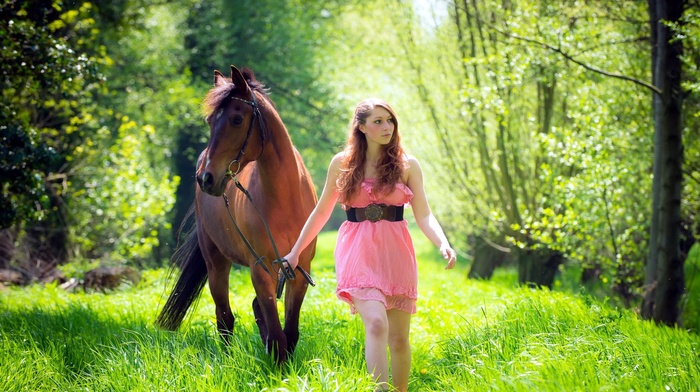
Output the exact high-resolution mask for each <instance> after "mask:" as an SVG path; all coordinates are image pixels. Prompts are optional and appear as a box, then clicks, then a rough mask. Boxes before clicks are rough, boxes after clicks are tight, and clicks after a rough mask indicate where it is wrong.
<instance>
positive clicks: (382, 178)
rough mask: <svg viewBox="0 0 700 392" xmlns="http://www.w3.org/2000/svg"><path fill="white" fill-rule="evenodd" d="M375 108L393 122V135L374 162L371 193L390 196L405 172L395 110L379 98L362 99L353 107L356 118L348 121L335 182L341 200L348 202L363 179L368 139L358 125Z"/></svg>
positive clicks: (364, 120) (363, 121)
mask: <svg viewBox="0 0 700 392" xmlns="http://www.w3.org/2000/svg"><path fill="white" fill-rule="evenodd" d="M378 106H379V107H382V108H384V109H386V110H387V111H388V112H389V113H390V114H391V117H392V118H393V119H394V133H393V135H392V136H391V140H390V141H389V143H388V144H386V145H384V146H382V148H381V157H380V158H379V161H378V162H377V182H376V185H375V188H374V189H375V190H374V192H375V193H376V194H385V193H391V192H392V191H393V190H394V187H395V186H396V183H398V182H399V181H401V176H402V174H403V172H404V170H405V169H406V162H405V159H404V154H405V153H404V150H403V147H401V136H400V135H399V121H398V119H397V118H396V113H395V112H394V109H392V108H391V106H390V105H389V104H388V103H387V102H386V101H383V100H381V99H378V98H369V99H365V100H364V101H362V102H360V103H359V104H357V107H356V108H355V115H354V116H353V118H352V121H351V122H350V131H349V133H348V139H347V142H346V144H345V149H344V150H343V152H344V154H343V155H344V157H343V161H342V163H341V166H340V168H341V173H340V176H339V177H338V181H337V183H336V186H337V189H338V192H339V193H340V200H341V201H346V200H348V199H349V198H350V197H351V196H352V195H353V194H354V193H355V192H356V191H357V190H358V188H359V187H360V184H361V183H362V180H364V179H365V163H366V162H367V137H366V136H365V134H364V133H362V131H361V130H360V125H362V124H364V123H365V122H366V121H367V118H368V117H369V115H370V112H371V111H372V110H373V109H374V108H376V107H378Z"/></svg>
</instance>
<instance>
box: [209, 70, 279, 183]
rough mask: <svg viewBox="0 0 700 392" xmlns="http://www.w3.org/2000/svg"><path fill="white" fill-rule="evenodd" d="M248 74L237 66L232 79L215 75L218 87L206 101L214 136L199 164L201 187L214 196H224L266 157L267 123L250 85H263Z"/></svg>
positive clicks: (210, 93)
mask: <svg viewBox="0 0 700 392" xmlns="http://www.w3.org/2000/svg"><path fill="white" fill-rule="evenodd" d="M244 74H245V75H246V77H244ZM244 74H242V73H241V71H239V70H238V68H236V67H234V66H233V65H232V66H231V78H230V79H228V78H226V77H224V75H222V74H221V72H219V71H214V87H213V88H212V89H211V90H210V91H209V93H208V94H207V97H206V98H205V100H204V104H203V106H204V109H205V113H206V114H207V117H206V120H207V124H209V129H210V136H209V144H208V145H207V148H206V150H204V151H203V152H202V155H200V157H199V160H198V162H197V183H198V184H199V187H200V189H201V190H202V191H203V192H204V193H208V194H210V195H213V196H221V195H222V194H223V193H224V191H225V189H226V184H227V183H228V180H229V179H230V178H231V177H234V176H236V174H238V172H239V171H240V170H241V169H242V168H243V167H245V165H247V164H248V163H249V162H251V161H253V160H255V159H257V157H259V156H260V154H262V149H263V145H264V138H265V130H264V119H263V118H262V114H261V112H260V108H259V106H258V101H259V100H258V99H257V98H256V97H255V91H254V89H252V88H251V86H250V85H249V81H250V82H254V83H256V85H259V83H258V82H257V81H256V80H255V78H254V76H253V75H252V72H249V71H245V72H244ZM246 79H248V80H246Z"/></svg>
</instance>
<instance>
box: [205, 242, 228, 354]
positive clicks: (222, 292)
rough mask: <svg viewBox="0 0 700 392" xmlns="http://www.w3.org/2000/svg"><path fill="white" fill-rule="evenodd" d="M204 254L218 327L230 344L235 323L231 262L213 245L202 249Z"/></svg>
mask: <svg viewBox="0 0 700 392" xmlns="http://www.w3.org/2000/svg"><path fill="white" fill-rule="evenodd" d="M202 254H203V256H204V260H205V261H206V264H207V274H208V278H209V291H210V292H211V297H212V299H213V300H214V305H215V306H216V327H217V329H218V330H219V334H221V337H222V338H224V341H225V342H226V343H228V342H229V337H230V336H231V335H233V324H234V322H235V317H234V316H233V312H231V304H230V303H229V299H228V284H229V272H230V271H231V262H230V261H229V260H228V259H227V258H226V257H224V255H223V254H221V252H219V250H218V249H215V248H213V244H211V245H210V246H207V247H206V248H202Z"/></svg>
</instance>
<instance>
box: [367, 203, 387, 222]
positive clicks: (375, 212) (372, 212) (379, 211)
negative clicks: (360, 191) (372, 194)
mask: <svg viewBox="0 0 700 392" xmlns="http://www.w3.org/2000/svg"><path fill="white" fill-rule="evenodd" d="M383 216H384V209H383V208H382V207H381V206H380V205H379V204H370V205H368V206H367V207H365V217H366V218H367V220H368V221H370V222H377V221H378V220H380V219H382V217H383Z"/></svg>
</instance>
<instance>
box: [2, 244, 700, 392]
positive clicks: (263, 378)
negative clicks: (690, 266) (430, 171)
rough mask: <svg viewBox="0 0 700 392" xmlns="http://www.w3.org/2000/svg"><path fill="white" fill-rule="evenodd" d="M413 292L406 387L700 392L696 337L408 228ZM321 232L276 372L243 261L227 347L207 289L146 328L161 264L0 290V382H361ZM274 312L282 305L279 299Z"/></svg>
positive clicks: (73, 386) (350, 323)
mask: <svg viewBox="0 0 700 392" xmlns="http://www.w3.org/2000/svg"><path fill="white" fill-rule="evenodd" d="M413 238H414V240H415V242H416V251H417V254H418V258H419V275H420V278H419V279H420V286H419V293H420V299H419V301H418V313H417V314H416V315H415V316H414V317H413V319H412V334H411V343H412V346H413V367H412V373H411V378H410V389H411V390H412V391H491V390H494V391H496V390H497V391H630V390H632V391H698V390H700V336H698V335H696V334H693V333H688V332H685V331H682V330H678V329H671V328H666V327H658V326H655V325H654V324H653V323H649V322H645V321H640V320H638V318H637V317H636V315H635V314H634V313H632V312H630V311H626V310H617V309H614V308H611V307H609V306H608V305H606V304H605V303H601V302H597V301H594V300H593V299H591V298H589V297H580V296H575V295H571V294H565V293H561V292H550V291H548V290H530V289H525V288H518V287H517V285H516V283H515V281H516V277H515V275H514V274H513V273H512V272H507V271H500V272H499V273H498V274H497V276H496V277H495V278H494V279H493V280H492V281H490V282H480V281H473V280H467V279H466V272H467V269H466V265H464V263H462V265H461V266H458V267H457V268H456V269H455V270H451V271H446V270H444V264H443V262H442V260H441V259H440V257H439V255H438V253H437V251H436V250H435V248H433V247H432V245H431V244H429V243H428V242H427V240H425V239H424V237H423V236H422V235H421V234H420V233H414V236H413ZM334 242H335V233H332V232H330V233H323V234H322V235H321V237H320V242H319V251H318V254H317V257H316V259H315V261H314V264H313V271H312V275H313V276H314V278H315V279H316V282H317V286H316V287H312V288H310V289H309V292H308V294H307V297H306V300H305V303H304V307H303V308H302V321H301V340H300V342H299V345H298V347H297V351H296V352H295V355H294V357H293V358H292V359H291V361H289V362H288V363H287V364H285V365H283V366H282V367H277V366H276V365H274V364H273V363H272V362H271V360H270V358H269V356H268V355H267V354H266V352H265V350H264V348H263V345H262V343H261V341H260V337H259V335H258V332H257V326H256V325H255V322H254V320H253V316H252V311H251V306H250V304H251V302H252V300H253V289H252V285H251V284H250V280H249V272H248V270H234V271H233V272H232V278H231V301H232V307H233V310H234V313H235V314H236V317H237V318H236V326H235V331H234V338H233V343H232V344H231V345H230V346H228V347H227V346H225V345H223V344H222V343H221V341H220V340H219V338H218V336H217V333H216V328H215V321H214V307H213V303H212V301H211V298H210V297H209V295H208V290H206V289H205V291H204V294H203V295H202V297H201V299H200V301H199V303H198V305H197V307H196V308H195V310H194V312H191V313H190V315H189V316H188V318H187V319H186V323H185V325H184V326H183V328H181V329H180V331H178V332H174V333H173V332H165V331H161V330H158V329H156V328H155V327H154V326H153V320H154V319H155V317H156V315H157V312H158V311H159V309H160V307H161V306H162V304H163V303H164V300H165V296H166V295H167V277H168V275H167V271H165V270H156V271H145V272H144V276H143V279H142V281H141V282H140V283H139V285H138V286H136V287H124V288H123V289H120V290H118V291H115V292H112V293H109V294H102V293H83V292H82V291H78V292H76V293H67V292H64V291H63V290H61V289H60V288H58V287H56V286H54V285H49V286H39V285H35V286H30V287H26V288H10V289H7V290H4V291H2V292H0V391H262V390H266V391H371V390H373V388H374V386H375V385H374V384H373V383H372V381H371V380H370V379H369V377H368V376H367V375H366V372H365V369H364V360H363V339H364V337H363V330H362V324H361V323H360V320H359V317H357V316H351V315H350V314H349V311H348V308H347V306H346V305H345V304H343V303H341V302H340V301H338V300H337V299H336V298H335V294H334V288H335V278H334V274H333V256H332V249H333V246H334ZM278 303H279V306H280V309H281V307H282V302H278Z"/></svg>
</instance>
